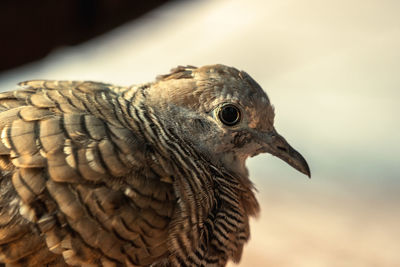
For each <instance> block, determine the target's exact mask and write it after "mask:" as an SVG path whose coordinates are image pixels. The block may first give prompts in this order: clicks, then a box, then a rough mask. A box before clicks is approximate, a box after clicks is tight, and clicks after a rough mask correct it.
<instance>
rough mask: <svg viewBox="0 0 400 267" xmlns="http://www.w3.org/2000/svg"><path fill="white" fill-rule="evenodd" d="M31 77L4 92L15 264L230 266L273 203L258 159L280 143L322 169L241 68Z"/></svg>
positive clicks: (2, 232)
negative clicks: (143, 77) (116, 76)
mask: <svg viewBox="0 0 400 267" xmlns="http://www.w3.org/2000/svg"><path fill="white" fill-rule="evenodd" d="M20 86H21V87H22V88H21V89H19V90H16V91H11V92H4V93H1V94H0V132H1V142H0V174H1V175H0V194H1V199H0V262H3V263H6V264H9V265H10V266H14V265H20V266H44V265H48V266H67V265H71V266H225V264H226V263H227V261H228V260H233V261H235V262H238V261H240V257H241V255H242V249H243V245H244V244H245V243H246V241H247V240H248V238H249V235H250V232H249V217H251V216H255V215H257V213H258V210H259V206H258V203H257V200H256V198H255V195H254V188H253V185H252V183H251V182H250V180H249V179H248V174H247V169H246V167H245V160H246V158H247V157H249V156H254V155H256V154H258V153H262V152H269V153H272V154H275V155H277V156H278V157H281V158H282V159H284V160H285V161H287V162H288V163H289V164H290V165H292V166H293V167H295V168H296V169H298V170H300V171H302V172H304V173H306V174H308V175H309V169H308V166H307V164H306V162H305V160H304V159H303V158H302V157H301V155H300V154H299V153H298V152H296V151H295V150H293V149H292V148H291V147H290V146H289V145H288V144H287V143H286V141H285V140H284V139H283V138H282V137H280V136H279V135H278V134H277V133H276V131H275V130H274V128H273V116H274V114H273V108H272V106H271V105H270V103H269V99H268V97H267V96H266V94H265V93H264V92H263V91H262V89H261V87H260V86H259V85H258V84H257V83H256V82H255V81H254V80H253V79H251V77H250V76H248V75H247V74H246V73H245V72H240V71H238V70H236V69H234V68H230V67H226V66H223V65H212V66H205V67H202V68H195V67H192V66H187V67H178V68H176V69H174V70H173V71H172V72H171V73H170V74H167V75H164V76H160V77H159V78H158V79H157V80H156V81H155V82H152V83H146V84H142V85H135V86H130V87H119V86H114V85H110V84H104V83H97V82H87V81H83V82H77V81H73V82H71V81H27V82H23V83H21V84H20ZM261 140H264V141H261ZM263 142H264V143H267V144H268V145H265V144H264V143H263ZM272 144H274V145H272ZM279 153H280V154H279Z"/></svg>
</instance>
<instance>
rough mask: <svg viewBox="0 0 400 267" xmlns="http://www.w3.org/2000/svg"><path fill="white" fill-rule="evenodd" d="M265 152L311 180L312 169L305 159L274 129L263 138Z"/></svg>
mask: <svg viewBox="0 0 400 267" xmlns="http://www.w3.org/2000/svg"><path fill="white" fill-rule="evenodd" d="M262 139H263V140H262V144H263V147H264V152H267V153H270V154H272V155H274V156H276V157H278V158H280V159H282V160H283V161H285V162H286V163H287V164H289V165H290V166H292V167H293V168H295V169H296V170H298V171H299V172H301V173H304V174H305V175H307V176H308V177H310V178H311V172H310V168H309V167H308V164H307V161H306V160H305V159H304V157H303V156H302V155H301V154H300V153H299V152H297V151H296V150H295V149H294V148H293V147H291V146H290V145H289V143H288V142H287V141H286V140H285V138H283V137H282V136H281V135H280V134H278V133H277V132H276V130H275V129H273V130H272V131H271V132H268V133H264V134H263V136H262Z"/></svg>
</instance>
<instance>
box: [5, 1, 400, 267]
mask: <svg viewBox="0 0 400 267" xmlns="http://www.w3.org/2000/svg"><path fill="white" fill-rule="evenodd" d="M6 2H7V1H6ZM22 2H23V1H22ZM44 2H46V1H44ZM47 2H49V1H47ZM86 2H91V3H92V4H93V3H94V6H91V5H87V6H84V9H83V10H84V11H85V10H86V11H85V12H89V13H88V14H89V15H87V14H86V13H80V16H82V14H83V20H82V21H76V20H75V23H77V24H76V25H75V28H71V29H68V30H65V29H64V32H63V31H61V29H62V28H61V26H57V25H54V24H55V21H57V19H58V18H61V17H62V16H61V15H60V14H63V12H65V10H67V9H63V7H52V10H49V12H48V13H45V14H48V16H46V15H41V16H40V20H41V21H42V24H41V25H39V26H36V27H39V28H40V29H39V30H40V31H39V32H40V34H36V35H35V34H33V33H32V32H31V33H30V34H27V33H26V32H27V31H26V30H27V29H28V32H30V31H34V30H38V29H30V28H29V26H28V25H25V24H23V23H22V24H18V25H19V26H18V27H16V26H15V27H14V26H13V25H15V24H13V23H11V22H10V21H8V22H7V21H3V22H2V24H1V26H0V27H1V28H2V29H3V30H4V29H7V30H8V32H9V33H11V34H9V35H4V34H3V35H2V37H1V42H0V51H2V52H3V55H7V56H8V59H9V58H11V61H10V62H11V63H10V64H11V65H13V67H14V68H13V69H9V68H8V69H7V68H6V67H4V68H3V72H0V89H1V90H10V89H13V88H15V85H16V83H17V82H19V81H22V80H28V79H77V80H82V79H85V80H98V81H104V82H111V83H116V84H121V85H129V84H132V83H140V82H147V81H151V80H153V79H154V77H155V76H156V75H158V74H162V73H167V72H168V71H169V69H170V68H172V67H174V66H177V65H187V64H190V65H197V66H201V65H205V64H214V63H223V64H226V65H231V66H235V67H237V68H239V69H243V70H245V71H246V72H248V73H249V74H250V75H252V76H253V78H255V80H257V81H258V82H259V83H260V84H261V86H262V87H263V88H264V89H265V90H266V92H267V93H268V95H269V97H270V98H271V101H272V102H273V104H274V106H275V110H276V128H277V129H278V131H279V132H280V133H281V134H282V135H284V136H285V137H286V138H287V139H288V141H289V142H290V143H291V144H292V145H293V146H294V147H295V148H297V149H298V150H299V151H300V152H301V153H302V154H303V155H304V156H305V157H306V158H307V160H308V162H309V165H310V167H311V170H312V179H311V180H310V179H308V178H306V177H305V176H304V175H301V174H300V173H297V172H296V171H294V170H293V169H292V168H290V167H289V166H288V165H286V164H285V163H283V162H282V161H280V160H279V159H277V158H273V157H272V156H268V155H261V156H258V157H256V158H252V159H250V160H249V161H248V167H249V170H250V175H251V178H252V180H253V181H254V183H255V184H256V185H257V188H258V190H259V192H258V198H259V200H260V203H261V207H262V212H261V215H260V217H259V218H258V219H256V220H253V221H252V239H251V241H250V243H249V244H248V245H247V246H246V248H245V252H244V256H243V259H242V261H241V263H240V266H273V267H275V266H276V267H289V266H296V267H302V266H304V267H314V266H315V267H331V266H332V267H345V266H349V267H350V266H351V267H358V266H360V267H364V266H371V267H372V266H374V267H378V266H379V267H380V266H385V267H386V266H388V267H389V266H393V267H396V266H400V180H399V178H400V156H399V154H400V142H399V141H400V140H399V139H400V133H399V131H400V108H399V98H400V16H399V11H400V1H397V0H363V1H361V0H347V1H345V0H336V1H326V0H325V1H321V0H302V1H295V0H281V1H269V0H268V1H265V0H251V1H245V0H241V1H239V0H233V1H228V0H226V1H223V0H220V1H211V0H209V1H173V2H171V1H168V2H167V1H159V2H158V3H156V5H155V6H157V8H154V7H155V6H153V7H152V8H154V9H152V10H151V11H149V10H150V9H143V12H138V13H137V15H139V14H141V16H139V17H137V16H136V19H135V20H131V21H129V19H128V18H125V17H124V19H121V18H119V21H118V23H115V24H108V26H107V25H106V26H104V25H103V26H104V28H103V29H104V31H102V30H98V31H96V34H99V33H103V32H104V33H103V34H101V35H97V36H96V37H94V38H93V36H94V35H96V34H93V33H94V32H95V30H91V29H92V28H90V27H92V26H93V25H91V24H90V23H89V24H88V22H85V18H86V15H87V16H92V18H96V19H97V20H96V21H97V22H96V23H98V22H99V21H103V18H106V16H112V15H114V16H115V17H121V16H122V15H120V14H122V13H123V10H125V11H126V10H130V9H129V8H131V10H132V13H135V12H137V11H138V8H139V6H133V7H127V6H126V7H125V8H122V9H112V8H111V7H107V6H106V7H105V10H106V11H107V12H106V13H101V14H100V15H98V14H99V13H95V12H94V11H93V10H92V8H95V6H96V4H95V1H86ZM99 2H104V1H99ZM117 2H118V3H120V2H123V1H117ZM33 6H34V7H35V8H36V9H30V10H32V11H31V12H36V11H35V10H41V9H38V7H37V6H35V5H33ZM85 8H86V9H85ZM103 8H104V7H103ZM16 10H17V11H18V9H16ZM3 11H4V10H3ZM70 11H71V10H70ZM91 11H93V12H91ZM148 11H149V12H148ZM71 12H73V10H72V11H71ZM145 12H147V13H145ZM91 13H95V15H93V14H92V15H90V14H91ZM128 13H129V12H128ZM96 14H97V15H96ZM105 14H106V15H105ZM124 14H125V13H124ZM135 14H136V13H135ZM22 15H24V16H30V15H32V14H30V12H27V13H22V14H21V16H22ZM124 16H125V15H124ZM134 17H135V16H134ZM20 18H21V19H22V17H19V14H18V12H16V14H15V17H14V19H15V20H18V19H20ZM107 18H108V17H107ZM79 23H82V25H81V24H79ZM85 23H86V24H85ZM46 25H47V26H48V25H52V28H54V29H52V31H50V30H49V29H48V28H47V26H46ZM85 25H86V26H85ZM88 25H89V26H88ZM116 25H120V26H119V27H116V28H114V27H115V26H116ZM70 26H71V25H70ZM13 27H14V28H13ZM85 27H86V28H85ZM82 28H84V29H86V30H85V31H86V34H89V35H90V34H91V33H92V35H90V36H89V35H84V37H82V38H81V39H85V40H86V41H85V42H83V43H80V41H79V40H80V39H79V38H78V39H74V38H77V37H76V36H77V35H78V34H82V32H81V30H82ZM57 29H60V31H58V30H57ZM111 29H112V30H111ZM43 33H48V34H43ZM60 33H61V34H60ZM74 33H76V34H75V35H74ZM57 34H58V35H59V36H62V37H63V38H64V39H62V38H61V41H57V42H54V43H55V44H53V45H52V46H51V48H49V47H46V48H43V46H44V45H46V44H48V42H51V40H52V39H53V38H56V37H53V36H55V35H57ZM71 36H73V37H71ZM13 38H14V39H13ZM42 38H47V39H46V40H50V41H45V42H42V43H41V45H39V47H42V48H43V49H42V50H43V51H44V52H42V54H41V57H43V56H45V55H46V56H45V57H44V58H42V59H40V60H36V61H34V60H35V58H34V57H33V56H29V55H30V51H32V53H34V52H35V50H34V49H33V48H32V47H33V44H34V43H37V42H39V41H40V40H42ZM57 38H60V37H57ZM89 38H91V39H90V40H89ZM15 40H18V42H17V43H19V44H20V42H22V43H23V46H22V47H23V49H22V50H20V51H19V52H18V51H17V52H16V50H13V49H12V48H13V47H15V45H14V46H13V45H10V42H12V41H15ZM57 40H60V39H57ZM43 43H44V44H43ZM71 45H72V46H71ZM48 46H49V45H48ZM55 46H56V48H54V47H55ZM21 53H22V54H21ZM10 55H11V56H10ZM2 57H3V60H2V59H1V58H0V61H4V62H6V61H5V56H2ZM12 58H15V61H13V60H12ZM17 58H18V60H17ZM21 58H22V60H21ZM24 59H26V60H25V61H31V63H29V64H23V65H21V64H22V63H23V62H24ZM10 64H9V66H11V65H10ZM16 65H20V66H19V67H16ZM232 266H233V264H232Z"/></svg>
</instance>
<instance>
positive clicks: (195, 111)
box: [148, 65, 310, 177]
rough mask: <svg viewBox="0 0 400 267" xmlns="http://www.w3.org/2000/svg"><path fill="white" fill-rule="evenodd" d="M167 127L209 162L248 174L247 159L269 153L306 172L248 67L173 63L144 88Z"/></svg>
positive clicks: (303, 164)
mask: <svg viewBox="0 0 400 267" xmlns="http://www.w3.org/2000/svg"><path fill="white" fill-rule="evenodd" d="M148 94H149V97H150V99H151V101H152V103H153V106H154V107H156V109H157V110H158V112H159V115H160V116H162V117H163V121H166V122H167V123H168V124H169V127H172V128H176V129H179V131H180V132H179V134H180V135H181V136H183V137H184V138H185V139H186V140H188V141H189V142H190V143H191V144H192V145H193V146H194V147H195V148H196V149H197V150H198V151H200V152H201V153H203V154H204V155H206V156H207V157H208V158H209V159H210V161H211V162H213V163H215V164H216V165H220V166H223V167H224V168H225V169H228V170H230V171H231V172H233V173H236V174H238V175H240V176H245V177H247V174H248V173H247V169H246V166H245V161H246V159H247V158H248V157H253V156H255V155H258V154H260V153H270V154H272V155H274V156H276V157H278V158H280V159H282V160H284V161H285V162H287V163H288V164H289V165H290V166H292V167H294V168H295V169H296V170H298V171H300V172H302V173H304V174H306V175H308V176H310V169H309V167H308V164H307V162H306V160H305V159H304V158H303V156H302V155H301V154H300V153H299V152H297V151H296V150H295V149H294V148H293V147H292V146H291V145H289V143H288V142H287V141H286V140H285V139H284V138H283V137H282V136H281V135H280V134H278V132H277V131H276V130H275V128H274V116H275V114H274V108H273V106H272V105H271V103H270V100H269V98H268V96H267V95H266V93H265V92H264V91H263V90H262V88H261V87H260V85H258V83H257V82H255V81H254V80H253V79H252V78H251V77H250V76H249V75H248V74H247V73H246V72H243V71H239V70H237V69H235V68H232V67H227V66H224V65H210V66H203V67H200V68H196V67H192V66H187V67H177V68H175V69H173V70H172V71H171V73H170V74H167V75H162V76H159V77H158V78H157V81H156V83H154V84H153V86H151V87H150V88H149V89H148Z"/></svg>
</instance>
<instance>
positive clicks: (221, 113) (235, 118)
mask: <svg viewBox="0 0 400 267" xmlns="http://www.w3.org/2000/svg"><path fill="white" fill-rule="evenodd" d="M241 117H242V116H241V113H240V109H239V108H238V107H237V106H235V105H233V104H225V105H223V106H221V107H220V108H219V110H218V118H219V120H220V121H221V122H222V123H223V124H225V125H227V126H234V125H236V124H238V123H239V122H240V120H241Z"/></svg>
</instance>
